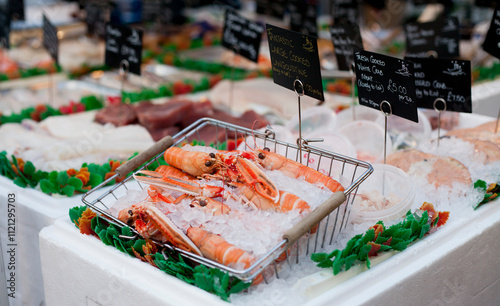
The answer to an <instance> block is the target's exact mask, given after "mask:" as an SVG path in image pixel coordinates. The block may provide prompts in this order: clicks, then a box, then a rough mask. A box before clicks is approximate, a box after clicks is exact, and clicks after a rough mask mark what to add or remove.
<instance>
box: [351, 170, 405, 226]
mask: <svg viewBox="0 0 500 306" xmlns="http://www.w3.org/2000/svg"><path fill="white" fill-rule="evenodd" d="M414 199H415V187H414V185H413V182H412V180H411V178H410V177H409V176H408V174H406V173H405V172H404V171H402V170H401V169H399V168H397V167H394V166H391V165H384V164H374V165H373V173H372V175H371V176H370V177H368V178H367V179H366V181H365V182H364V183H363V184H362V185H361V186H360V188H359V190H358V196H357V197H356V199H355V200H354V203H353V207H352V211H351V214H352V215H351V216H352V220H353V222H355V223H362V222H365V221H373V222H377V221H379V220H382V221H391V220H395V219H398V218H400V217H403V216H404V215H405V214H406V212H407V211H408V210H409V209H410V208H411V206H412V205H413V201H414Z"/></svg>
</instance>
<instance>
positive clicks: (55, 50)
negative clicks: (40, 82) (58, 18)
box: [42, 15, 59, 64]
mask: <svg viewBox="0 0 500 306" xmlns="http://www.w3.org/2000/svg"><path fill="white" fill-rule="evenodd" d="M42 31H43V47H44V48H45V49H46V50H47V52H49V54H50V56H51V57H52V58H53V59H54V61H55V62H56V64H59V39H58V38H57V29H56V27H55V26H54V25H53V24H52V22H50V20H49V19H48V18H47V17H46V16H45V15H43V25H42Z"/></svg>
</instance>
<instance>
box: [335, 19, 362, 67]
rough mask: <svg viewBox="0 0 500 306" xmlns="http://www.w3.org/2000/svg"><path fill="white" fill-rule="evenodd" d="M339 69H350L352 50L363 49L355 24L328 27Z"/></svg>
mask: <svg viewBox="0 0 500 306" xmlns="http://www.w3.org/2000/svg"><path fill="white" fill-rule="evenodd" d="M330 32H331V34H332V42H333V48H334V51H335V56H336V57H337V64H338V66H339V70H344V71H347V70H350V66H351V62H352V61H353V58H352V57H353V51H355V50H363V40H362V39H361V33H360V31H359V27H358V25H357V24H336V25H334V26H333V27H331V28H330Z"/></svg>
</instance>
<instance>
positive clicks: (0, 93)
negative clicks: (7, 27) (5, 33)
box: [0, 38, 6, 97]
mask: <svg viewBox="0 0 500 306" xmlns="http://www.w3.org/2000/svg"><path fill="white" fill-rule="evenodd" d="M5 45H6V43H5V38H2V39H0V51H2V49H3V48H4V46H5ZM0 55H1V56H3V52H0ZM0 59H1V58H0ZM0 97H2V82H0Z"/></svg>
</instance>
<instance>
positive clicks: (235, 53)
mask: <svg viewBox="0 0 500 306" xmlns="http://www.w3.org/2000/svg"><path fill="white" fill-rule="evenodd" d="M232 49H233V64H232V65H231V79H230V80H229V111H230V112H231V111H232V110H233V95H234V66H235V63H236V57H237V56H238V55H239V54H240V47H238V46H237V45H233V48H232Z"/></svg>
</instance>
